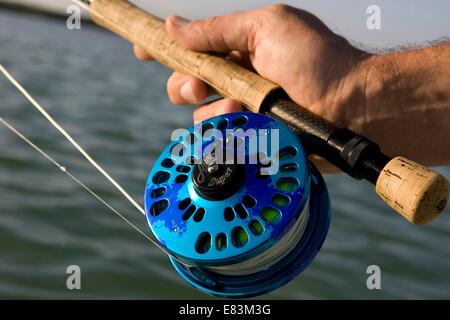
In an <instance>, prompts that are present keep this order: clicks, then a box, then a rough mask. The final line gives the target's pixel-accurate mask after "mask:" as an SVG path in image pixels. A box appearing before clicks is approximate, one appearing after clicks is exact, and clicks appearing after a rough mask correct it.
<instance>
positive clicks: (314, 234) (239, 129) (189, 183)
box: [145, 113, 330, 298]
mask: <svg viewBox="0 0 450 320" xmlns="http://www.w3.org/2000/svg"><path fill="white" fill-rule="evenodd" d="M145 210H146V216H147V220H148V223H149V225H150V229H151V231H152V232H153V234H154V235H155V237H156V238H157V239H158V240H159V241H160V243H161V245H162V246H164V247H165V248H166V249H167V250H168V251H169V252H170V253H171V255H172V256H171V257H170V259H171V261H172V263H173V265H174V267H175V269H176V270H177V272H178V273H179V274H180V275H181V276H182V277H183V278H184V279H185V280H187V281H188V282H189V283H190V284H191V285H193V286H194V287H196V288H198V289H200V290H202V291H203V292H206V293H209V294H212V295H215V296H220V297H230V298H244V297H252V296H257V295H261V294H264V293H267V292H269V291H272V290H275V289H277V288H279V287H281V286H283V285H284V284H286V283H288V282H289V281H290V280H292V279H293V278H295V277H296V276H297V275H298V274H299V273H300V272H301V271H303V270H304V269H305V268H306V267H307V266H308V264H309V263H310V262H311V261H312V259H313V258H314V256H315V255H316V254H317V252H318V251H319V250H320V247H321V246H322V244H323V242H324V240H325V237H326V234H327V232H328V228H329V222H330V204H329V198H328V192H327V189H326V186H325V183H324V181H323V179H322V177H321V176H320V174H319V172H318V171H317V170H316V169H315V168H314V166H313V165H312V164H311V163H309V162H308V159H307V156H306V154H305V152H304V150H303V147H302V145H301V143H300V141H299V139H298V137H297V135H295V133H293V132H292V131H290V130H289V129H288V128H287V127H286V126H285V125H284V124H283V123H281V122H279V121H277V120H275V119H272V118H270V117H267V116H264V115H261V114H255V113H232V114H226V115H222V116H218V117H214V118H211V119H209V120H206V121H204V122H203V123H201V124H198V125H196V126H194V127H192V128H190V129H188V130H186V131H185V132H183V134H182V135H181V136H180V139H179V140H178V141H173V142H172V143H171V144H170V145H169V146H168V147H167V148H166V149H165V150H164V151H163V152H162V154H161V155H160V157H159V158H158V159H157V161H156V163H155V165H154V167H153V169H152V170H151V172H150V176H149V178H148V182H147V186H146V190H145Z"/></svg>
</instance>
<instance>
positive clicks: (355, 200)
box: [0, 10, 450, 299]
mask: <svg viewBox="0 0 450 320" xmlns="http://www.w3.org/2000/svg"><path fill="white" fill-rule="evenodd" d="M0 62H1V63H2V64H4V65H5V66H6V67H7V68H9V69H10V70H11V71H12V73H13V74H14V75H15V76H16V77H17V78H18V79H19V81H21V82H22V83H23V84H24V86H25V87H26V88H27V89H28V90H29V91H30V92H31V93H32V94H33V95H34V96H35V97H36V98H37V99H38V101H40V102H41V103H43V105H45V106H47V107H48V111H49V112H50V113H51V114H52V115H53V116H54V117H55V118H56V119H57V120H58V121H59V122H60V123H61V124H62V125H63V126H64V127H65V128H66V129H67V130H68V131H69V132H70V133H71V134H72V135H73V136H74V137H75V138H76V139H77V140H78V141H79V142H80V144H81V145H82V146H84V147H85V148H86V149H87V150H88V152H90V153H91V154H92V155H93V157H94V158H95V159H97V160H98V162H99V163H101V164H102V165H103V166H104V167H105V168H106V170H107V171H108V172H110V173H111V174H112V175H113V176H114V177H115V178H117V180H118V181H119V182H120V183H121V184H122V185H123V186H124V187H125V188H126V189H127V190H128V191H129V192H130V193H131V194H132V195H133V196H134V197H135V198H137V199H139V201H140V202H142V198H143V192H144V186H145V182H146V178H147V174H148V172H149V170H150V168H151V166H152V164H153V161H154V160H155V159H156V157H157V156H158V154H159V152H160V151H161V150H162V149H163V148H164V147H165V146H166V145H167V143H168V142H169V138H170V137H169V134H170V132H171V131H172V130H173V129H175V128H183V127H189V126H190V125H191V123H192V115H191V109H190V108H176V107H174V106H172V105H171V104H170V102H169V101H168V98H167V97H166V94H165V92H166V91H165V81H166V79H167V77H168V76H169V74H170V72H169V70H167V69H165V68H164V67H162V66H160V65H159V64H157V63H146V64H142V63H139V62H137V61H136V60H135V58H134V57H133V55H132V53H131V48H130V45H129V44H127V43H125V42H124V41H122V40H120V39H119V38H117V37H116V36H114V35H112V34H110V33H109V32H106V31H103V30H100V29H99V28H96V27H94V26H90V25H87V24H84V25H83V29H82V31H69V30H67V29H66V28H65V22H64V20H62V19H54V18H46V17H40V16H34V15H28V14H24V13H20V12H15V11H7V10H5V11H1V12H0ZM0 116H1V117H3V118H5V119H6V120H7V121H10V122H11V123H12V124H13V125H15V126H16V127H17V128H19V129H20V130H22V131H23V132H24V133H26V134H27V135H28V136H29V137H31V139H32V140H33V141H34V142H35V143H37V144H38V145H39V146H41V147H42V148H44V149H45V150H47V151H48V152H49V153H50V154H51V155H52V156H54V157H55V158H56V159H57V160H58V161H60V162H62V163H63V164H64V165H66V166H67V167H68V168H69V169H70V170H71V171H72V172H73V173H74V174H75V175H77V176H78V177H80V178H81V180H83V181H84V182H86V184H88V185H89V186H91V187H92V188H93V189H94V190H96V191H98V192H99V193H100V194H101V195H102V196H104V197H105V198H106V199H107V200H108V201H110V202H111V203H112V204H113V205H114V206H115V207H116V208H117V209H119V211H121V212H123V213H124V214H125V215H126V216H127V217H128V218H130V219H131V220H132V221H133V222H134V223H135V224H136V225H137V226H139V227H140V228H141V229H142V230H148V228H147V225H146V221H145V219H144V217H143V216H141V215H140V214H139V213H138V212H137V211H136V210H135V209H134V208H132V207H131V206H130V205H129V204H128V203H127V202H126V201H125V200H124V199H123V198H122V197H121V196H120V195H119V194H118V193H116V192H115V191H114V190H113V188H112V187H111V185H110V184H109V183H108V182H106V181H105V179H104V178H103V177H102V176H100V175H99V174H98V173H97V172H96V171H95V170H94V169H93V168H92V167H91V166H90V165H89V164H88V163H87V162H86V161H84V160H83V159H82V158H81V157H80V156H79V155H78V154H77V153H76V152H75V151H74V150H73V147H71V146H70V145H69V144H68V143H66V142H65V140H64V139H63V138H62V137H61V136H60V134H59V133H58V132H56V131H55V130H54V129H53V128H52V127H50V126H49V124H48V123H47V122H46V121H45V120H43V118H42V116H41V115H40V114H38V113H37V112H36V111H35V110H34V109H33V108H32V107H31V106H30V105H29V104H28V103H27V102H26V101H25V99H24V98H23V97H21V96H19V94H18V93H17V91H16V90H15V89H14V88H13V87H12V85H10V84H9V83H8V82H7V81H6V79H4V78H1V79H0ZM438 171H439V172H441V173H443V174H444V175H446V176H447V177H449V178H450V168H438ZM326 180H327V183H328V187H329V190H330V193H331V197H332V201H333V218H332V225H331V229H330V232H329V236H328V238H327V240H326V242H325V244H324V247H323V249H322V251H321V252H320V253H319V255H318V256H317V258H316V259H315V260H314V261H313V263H312V264H311V265H310V267H309V268H308V269H307V270H306V271H305V272H304V273H303V274H302V275H301V276H300V277H298V278H297V279H296V280H294V281H293V282H292V283H291V284H289V285H288V286H286V287H284V288H282V289H280V290H278V291H276V292H273V293H271V294H269V295H266V296H265V297H264V298H272V299H305V298H312V299H328V298H338V299H344V298H354V299H393V298H400V299H403V298H419V299H431V298H437V299H442V298H447V299H448V298H450V275H449V273H448V272H449V270H450V212H449V209H447V210H446V211H447V212H445V213H444V214H443V215H442V216H441V217H440V218H439V219H437V220H436V221H434V222H433V223H431V224H429V225H427V226H424V227H417V226H413V225H410V224H409V223H407V222H406V221H404V220H403V219H401V218H400V217H399V216H397V215H396V214H394V213H393V212H392V211H391V210H390V209H388V208H386V207H385V205H384V204H383V203H382V202H381V201H379V200H378V199H377V197H376V195H375V193H374V190H373V187H372V186H370V185H369V184H367V183H364V182H355V181H354V180H352V179H350V178H349V177H347V176H345V175H343V174H339V175H329V176H326ZM73 264H75V265H79V266H80V267H81V270H82V290H79V291H77V290H75V291H69V290H67V288H66V278H67V274H66V268H67V266H68V265H73ZM372 264H377V265H379V266H380V267H381V270H382V289H381V290H374V291H370V290H368V289H367V287H366V279H367V274H366V268H367V266H369V265H372ZM0 298H3V299H4V298H39V299H49V298H57V299H69V298H75V299H84V298H87V299H91V298H118V299H126V298H137V299H157V298H175V299H192V298H208V297H207V296H205V295H203V294H202V293H200V292H198V291H196V290H194V289H192V288H190V287H189V286H188V285H187V284H186V283H185V282H184V281H183V280H181V278H180V277H179V276H178V275H177V274H176V272H175V271H174V270H173V269H172V267H171V265H170V263H169V261H168V259H167V257H166V256H164V255H163V254H162V253H161V252H159V251H158V250H157V249H156V248H155V247H154V246H153V245H151V244H150V243H149V242H148V240H146V239H145V238H143V237H142V236H141V235H139V234H138V233H137V232H136V231H135V230H133V229H131V228H130V227H129V226H128V225H126V224H125V223H124V222H123V221H121V220H120V219H118V218H117V217H116V216H114V215H113V214H112V213H111V212H110V211H108V209H106V208H105V207H104V206H103V205H102V204H101V203H99V202H98V201H97V200H95V199H94V198H92V197H91V196H90V195H89V194H87V193H86V192H84V191H83V190H81V189H80V187H79V186H78V185H76V184H75V183H73V182H72V181H71V180H69V179H68V178H67V177H66V176H65V175H63V174H62V173H61V172H60V171H58V170H57V169H56V168H55V167H53V166H52V165H51V164H50V163H49V162H48V161H46V160H45V159H44V158H42V157H41V156H40V155H39V154H37V153H36V152H35V151H33V150H32V149H31V148H30V147H29V146H27V145H25V144H24V143H23V142H21V141H20V140H18V139H17V137H15V136H13V135H12V134H11V133H10V132H9V131H8V130H7V129H6V128H4V127H0Z"/></svg>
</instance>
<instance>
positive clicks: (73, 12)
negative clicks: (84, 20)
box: [66, 5, 81, 30]
mask: <svg viewBox="0 0 450 320" xmlns="http://www.w3.org/2000/svg"><path fill="white" fill-rule="evenodd" d="M66 13H67V14H68V15H69V17H68V18H67V20H66V26H67V29H69V30H80V29H81V8H80V7H79V6H77V5H70V6H68V7H67V10H66Z"/></svg>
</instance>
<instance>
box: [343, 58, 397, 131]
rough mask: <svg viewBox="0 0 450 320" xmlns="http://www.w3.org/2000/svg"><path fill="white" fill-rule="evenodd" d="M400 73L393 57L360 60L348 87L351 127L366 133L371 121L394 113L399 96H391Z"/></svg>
mask: <svg viewBox="0 0 450 320" xmlns="http://www.w3.org/2000/svg"><path fill="white" fill-rule="evenodd" d="M397 72H398V71H397V61H396V58H395V57H394V56H392V55H372V54H365V55H363V56H362V57H360V59H359V61H358V62H357V63H356V64H355V66H354V68H353V70H352V72H351V73H350V74H349V76H348V79H347V84H346V92H347V93H346V95H345V96H346V97H347V98H346V101H345V103H346V106H345V108H346V112H345V114H346V118H345V122H346V125H347V127H349V128H351V129H353V130H355V131H357V132H361V133H362V132H364V128H365V126H366V125H367V124H368V123H369V122H371V121H373V120H374V119H378V118H380V117H383V116H384V115H386V114H389V113H391V112H392V108H391V106H392V105H395V104H396V102H395V101H392V100H395V99H396V98H397V95H395V94H391V93H392V92H395V91H396V87H397V80H396V79H397ZM397 111H398V112H401V110H400V109H397Z"/></svg>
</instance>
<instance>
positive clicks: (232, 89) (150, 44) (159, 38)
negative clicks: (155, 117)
mask: <svg viewBox="0 0 450 320" xmlns="http://www.w3.org/2000/svg"><path fill="white" fill-rule="evenodd" d="M90 12H91V18H92V20H94V22H95V23H97V24H98V25H101V26H102V27H104V28H107V29H109V30H111V31H113V32H114V33H117V34H118V35H120V36H121V37H123V38H125V39H126V40H128V41H130V42H132V43H134V44H136V45H138V46H139V47H141V48H143V49H144V50H146V51H147V52H148V53H149V54H150V55H151V56H152V57H154V58H155V59H156V60H158V61H159V62H161V63H162V64H164V65H166V66H167V67H169V68H171V69H173V70H178V71H181V72H185V73H190V74H193V75H195V76H196V77H198V78H200V79H202V80H203V81H205V82H206V83H208V84H209V85H210V86H212V87H213V88H214V89H216V90H217V91H218V92H219V93H220V94H221V95H223V96H225V97H230V98H233V99H234V100H237V101H239V102H240V103H241V104H242V105H244V106H246V107H247V108H248V109H250V110H251V111H253V112H259V110H260V107H261V105H262V103H263V101H264V99H265V98H266V97H267V96H268V95H269V94H270V93H271V92H272V91H274V90H276V89H278V88H279V87H278V86H277V85H276V84H274V83H272V82H270V81H268V80H266V79H264V78H262V77H260V76H258V75H257V74H255V73H253V72H251V71H249V70H247V69H245V68H242V67H240V66H238V65H236V64H234V63H233V62H231V61H228V60H226V59H223V58H221V57H217V56H214V55H210V54H207V53H200V52H193V51H190V50H186V49H184V48H182V47H180V46H178V45H177V44H176V43H175V41H174V40H173V39H172V38H171V37H170V36H169V34H168V33H167V32H166V29H165V25H164V21H162V20H161V19H159V18H157V17H155V16H153V15H151V14H149V13H148V12H145V11H143V10H141V9H139V8H137V7H136V6H134V5H133V4H131V3H130V2H128V1H125V0H91V6H90Z"/></svg>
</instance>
